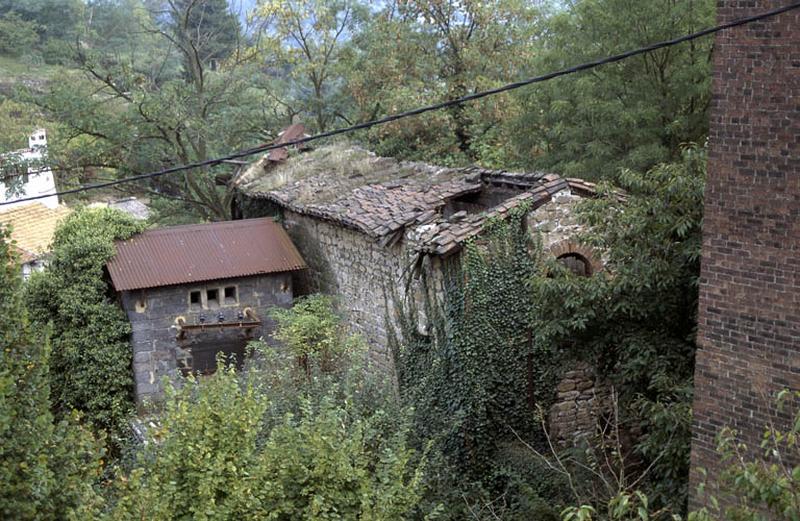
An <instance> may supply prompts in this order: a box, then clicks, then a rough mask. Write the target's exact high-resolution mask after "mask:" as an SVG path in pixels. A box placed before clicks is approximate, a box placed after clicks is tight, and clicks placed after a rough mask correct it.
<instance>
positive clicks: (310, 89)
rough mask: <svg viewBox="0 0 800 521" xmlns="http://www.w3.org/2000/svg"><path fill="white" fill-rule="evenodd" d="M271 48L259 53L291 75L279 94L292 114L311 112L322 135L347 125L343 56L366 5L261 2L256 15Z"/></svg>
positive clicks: (318, 0)
mask: <svg viewBox="0 0 800 521" xmlns="http://www.w3.org/2000/svg"><path fill="white" fill-rule="evenodd" d="M256 13H257V14H258V16H259V17H260V19H261V23H262V25H263V28H264V30H265V34H266V36H267V37H269V38H270V39H271V42H270V43H271V45H266V46H264V47H263V48H262V49H261V53H262V55H265V57H266V59H267V60H268V61H272V60H274V59H276V58H277V64H276V67H277V68H278V70H281V69H283V70H284V71H286V72H287V73H288V76H289V78H290V81H289V82H285V83H284V85H285V86H286V90H287V91H288V92H287V93H286V94H283V95H280V94H278V95H279V96H281V98H282V102H283V103H284V104H285V105H286V107H287V111H288V113H289V116H290V117H291V116H292V115H295V114H309V115H310V116H311V117H312V118H313V121H314V127H315V129H316V130H317V131H318V132H324V131H326V130H329V129H330V128H331V126H332V125H333V123H334V122H335V121H337V120H341V121H343V122H345V123H349V122H350V121H349V119H348V117H347V116H346V115H345V114H346V113H347V112H348V110H347V106H346V102H347V101H348V100H346V98H345V97H344V96H343V90H344V89H343V86H344V85H343V83H344V75H345V74H346V71H345V69H344V67H343V65H344V62H343V58H344V56H345V55H346V53H347V51H348V48H347V47H348V45H347V42H348V40H349V39H350V38H351V37H352V35H353V34H354V33H355V32H356V31H357V30H358V28H359V24H360V23H361V21H362V19H363V18H364V16H366V7H365V3H364V2H358V1H354V0H297V1H290V2H283V1H274V0H269V1H263V2H261V3H260V4H259V6H258V9H257V11H256Z"/></svg>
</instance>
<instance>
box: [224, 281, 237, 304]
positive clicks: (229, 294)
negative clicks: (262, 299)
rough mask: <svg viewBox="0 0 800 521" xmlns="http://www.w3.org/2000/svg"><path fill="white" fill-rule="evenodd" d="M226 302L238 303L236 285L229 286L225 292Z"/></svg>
mask: <svg viewBox="0 0 800 521" xmlns="http://www.w3.org/2000/svg"><path fill="white" fill-rule="evenodd" d="M224 296H225V304H228V305H230V304H236V303H237V302H238V301H239V299H238V298H237V296H236V286H228V287H227V288H225V292H224Z"/></svg>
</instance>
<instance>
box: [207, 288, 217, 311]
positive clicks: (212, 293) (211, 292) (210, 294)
mask: <svg viewBox="0 0 800 521" xmlns="http://www.w3.org/2000/svg"><path fill="white" fill-rule="evenodd" d="M206 305H207V306H208V307H209V308H210V309H213V308H218V307H219V290H218V289H216V288H214V289H207V290H206Z"/></svg>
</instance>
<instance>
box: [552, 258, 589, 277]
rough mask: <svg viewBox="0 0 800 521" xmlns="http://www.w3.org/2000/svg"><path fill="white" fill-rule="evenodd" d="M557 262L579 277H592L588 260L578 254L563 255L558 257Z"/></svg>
mask: <svg viewBox="0 0 800 521" xmlns="http://www.w3.org/2000/svg"><path fill="white" fill-rule="evenodd" d="M557 260H558V262H560V263H561V264H562V265H563V266H564V267H565V268H567V269H568V270H570V271H571V272H572V273H574V274H575V275H577V276H579V277H590V276H591V275H592V265H591V264H590V263H589V259H587V258H586V257H584V256H583V255H581V254H580V253H565V254H564V255H560V256H559V257H558V259H557Z"/></svg>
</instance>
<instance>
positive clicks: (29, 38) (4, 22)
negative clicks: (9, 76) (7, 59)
mask: <svg viewBox="0 0 800 521" xmlns="http://www.w3.org/2000/svg"><path fill="white" fill-rule="evenodd" d="M37 27H38V26H37V24H36V23H35V22H29V21H25V20H23V19H22V18H21V17H20V16H19V15H18V14H17V13H14V12H8V13H6V14H5V15H3V16H2V17H0V55H6V56H13V57H19V56H22V55H23V54H26V53H30V52H32V51H33V47H34V46H35V45H36V44H37V43H38V42H39V35H38V33H37V32H36V29H37Z"/></svg>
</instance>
